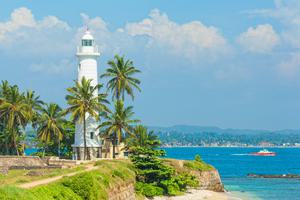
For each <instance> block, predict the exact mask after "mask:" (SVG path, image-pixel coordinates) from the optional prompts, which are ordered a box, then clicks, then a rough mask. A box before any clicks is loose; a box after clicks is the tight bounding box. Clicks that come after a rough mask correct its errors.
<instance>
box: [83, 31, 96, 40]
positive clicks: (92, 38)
mask: <svg viewBox="0 0 300 200" xmlns="http://www.w3.org/2000/svg"><path fill="white" fill-rule="evenodd" d="M81 39H82V40H94V37H93V36H92V34H91V32H90V31H86V32H85V33H84V35H83V36H82V38H81Z"/></svg>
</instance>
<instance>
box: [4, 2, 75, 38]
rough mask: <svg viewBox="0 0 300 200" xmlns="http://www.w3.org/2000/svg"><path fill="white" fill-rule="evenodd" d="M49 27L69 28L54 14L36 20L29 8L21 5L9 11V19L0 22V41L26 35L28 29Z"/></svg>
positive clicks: (28, 31)
mask: <svg viewBox="0 0 300 200" xmlns="http://www.w3.org/2000/svg"><path fill="white" fill-rule="evenodd" d="M49 28H55V29H62V30H69V29H70V27H69V25H68V24H67V23H66V22H63V21H61V20H59V19H58V18H57V17H55V16H47V17H45V18H44V19H42V20H41V21H37V20H35V18H34V16H33V14H32V13H31V11H30V10H29V9H27V8H25V7H21V8H18V9H15V10H14V11H13V12H12V13H11V18H10V20H8V21H6V22H0V41H1V43H3V42H5V41H11V42H13V41H16V40H17V39H19V38H21V39H22V38H25V37H28V36H29V34H28V33H30V30H36V31H38V30H42V29H49Z"/></svg>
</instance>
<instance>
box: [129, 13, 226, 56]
mask: <svg viewBox="0 0 300 200" xmlns="http://www.w3.org/2000/svg"><path fill="white" fill-rule="evenodd" d="M149 16H150V17H149V18H146V19H144V20H142V21H140V22H137V23H128V24H127V25H126V31H127V32H128V34H129V35H131V36H147V37H149V42H148V47H152V46H164V47H165V49H166V50H167V51H169V52H171V53H174V54H176V55H182V56H184V57H186V58H190V59H197V58H200V57H203V56H204V55H205V56H206V55H210V56H212V57H214V58H216V57H217V56H219V55H220V54H221V55H224V54H227V53H228V51H229V46H228V44H227V41H226V39H225V38H224V37H223V36H222V35H221V33H220V32H219V30H218V29H217V28H216V27H213V26H206V25H204V24H203V23H202V22H200V21H192V22H188V23H185V24H178V23H176V22H173V21H171V20H170V19H169V18H168V16H167V15H166V14H165V13H161V12H160V11H159V10H157V9H155V10H152V11H151V12H150V15H149Z"/></svg>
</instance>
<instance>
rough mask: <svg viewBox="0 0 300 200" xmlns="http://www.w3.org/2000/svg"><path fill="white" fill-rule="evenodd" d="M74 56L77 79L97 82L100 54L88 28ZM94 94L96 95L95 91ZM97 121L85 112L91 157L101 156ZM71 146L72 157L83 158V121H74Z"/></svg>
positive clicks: (94, 83)
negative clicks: (73, 139) (76, 59)
mask: <svg viewBox="0 0 300 200" xmlns="http://www.w3.org/2000/svg"><path fill="white" fill-rule="evenodd" d="M76 56H77V58H78V79H77V81H79V82H81V79H82V78H83V77H85V78H86V79H90V80H91V85H92V86H96V85H97V84H98V72H97V58H98V57H99V56H100V53H99V50H98V47H97V46H96V45H95V40H94V37H93V36H92V34H91V33H90V31H89V30H87V31H86V32H85V33H84V35H83V36H82V38H81V42H80V45H79V46H78V48H77V53H76ZM94 95H95V96H96V95H98V91H95V93H94ZM97 126H98V123H97V121H96V120H95V119H94V118H93V117H91V116H89V115H88V114H86V144H87V148H88V151H87V152H88V154H89V157H90V158H91V159H96V158H100V157H101V141H100V137H99V132H98V131H97ZM72 147H73V159H74V160H83V159H84V129H83V123H81V122H79V121H78V122H76V125H75V141H74V144H73V145H72Z"/></svg>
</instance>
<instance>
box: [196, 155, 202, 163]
mask: <svg viewBox="0 0 300 200" xmlns="http://www.w3.org/2000/svg"><path fill="white" fill-rule="evenodd" d="M195 161H197V162H202V159H201V157H200V155H199V154H197V155H196V156H195Z"/></svg>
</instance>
